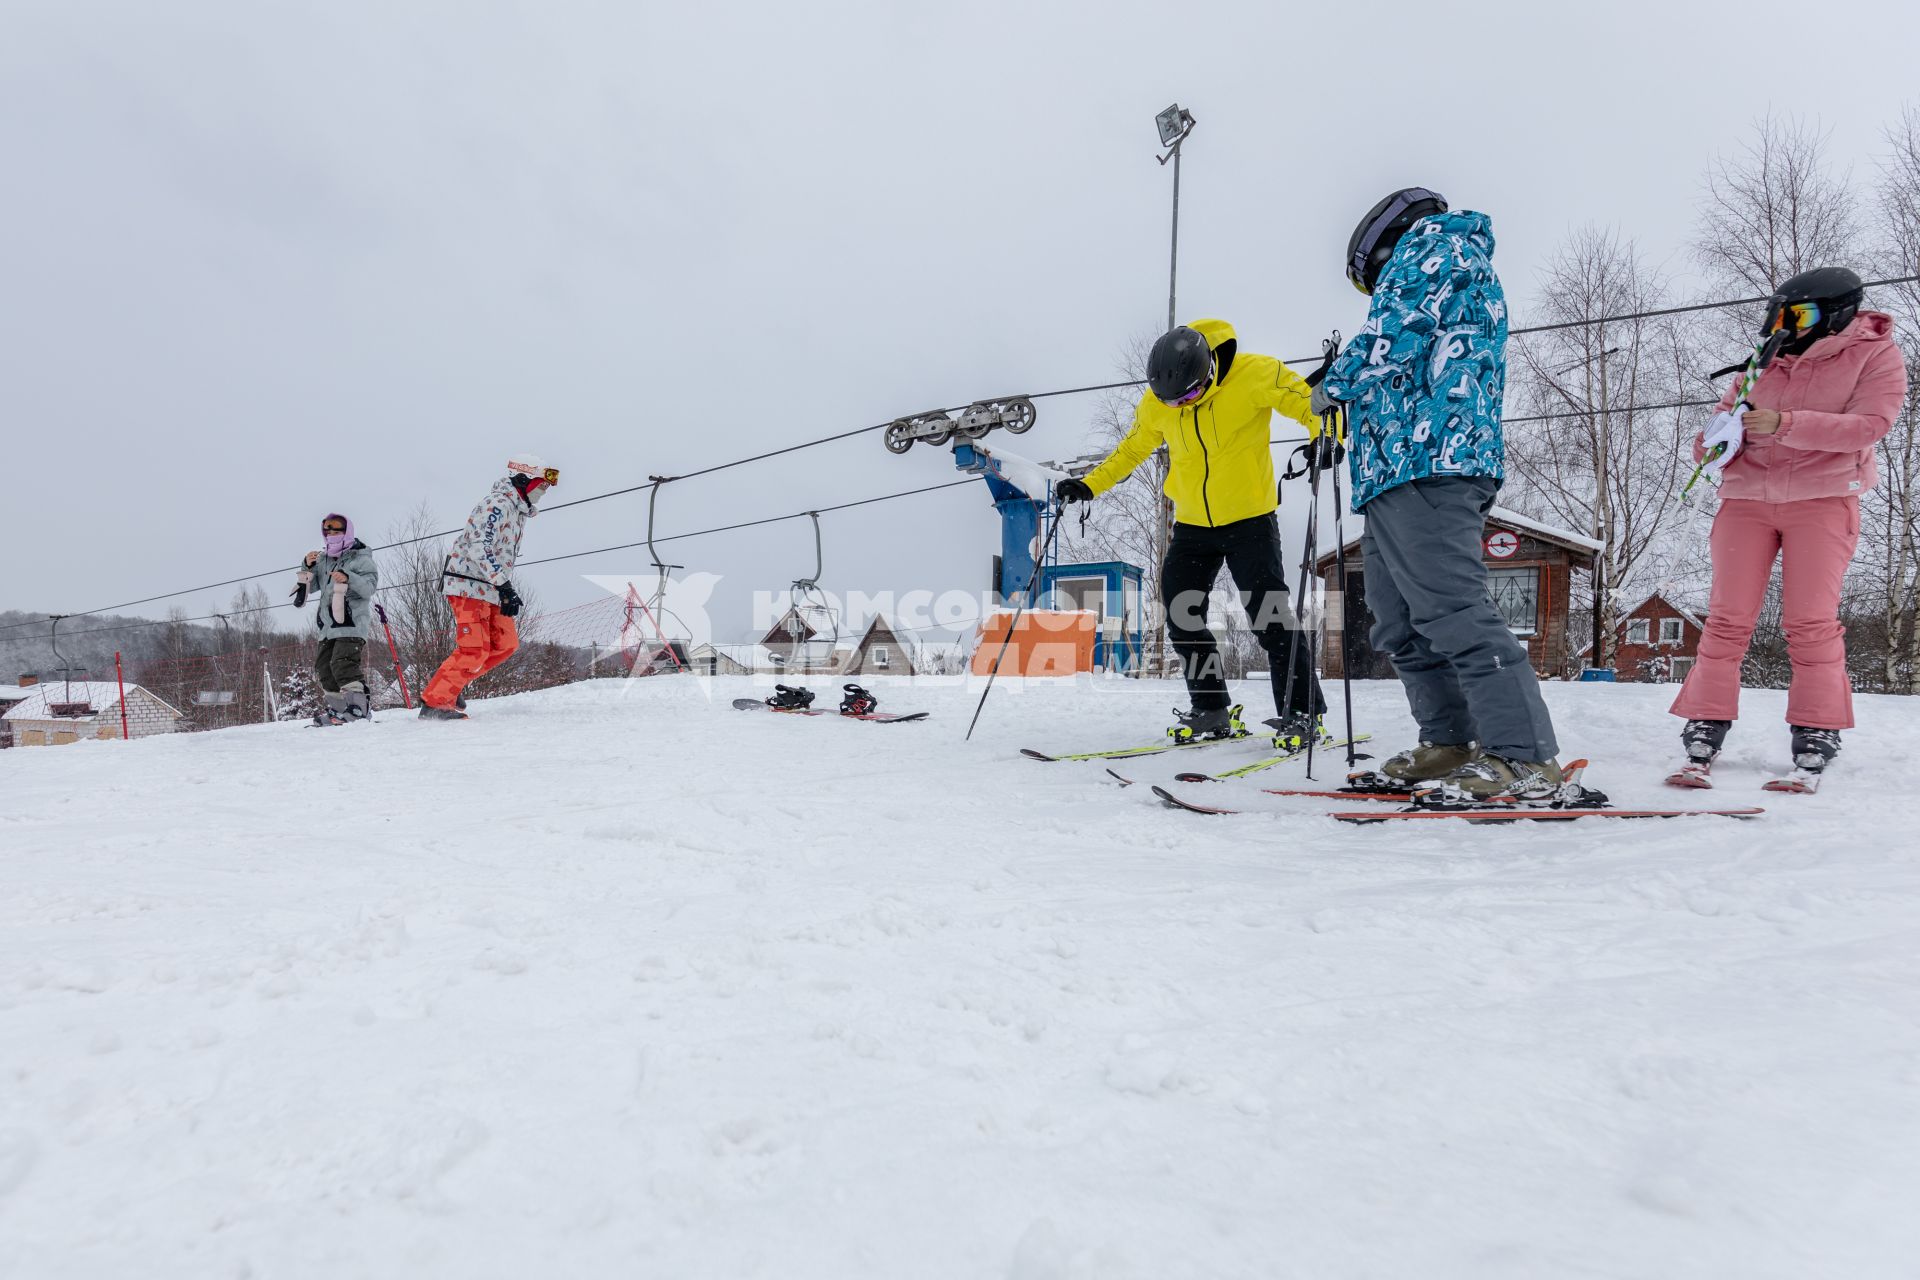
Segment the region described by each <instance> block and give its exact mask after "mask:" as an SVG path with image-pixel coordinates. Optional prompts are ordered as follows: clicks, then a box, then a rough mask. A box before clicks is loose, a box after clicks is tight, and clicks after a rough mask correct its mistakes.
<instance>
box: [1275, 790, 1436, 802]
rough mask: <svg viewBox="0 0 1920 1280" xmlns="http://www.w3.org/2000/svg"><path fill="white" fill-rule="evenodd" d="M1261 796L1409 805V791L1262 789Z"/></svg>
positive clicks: (1411, 793) (1411, 797)
mask: <svg viewBox="0 0 1920 1280" xmlns="http://www.w3.org/2000/svg"><path fill="white" fill-rule="evenodd" d="M1260 794H1261V795H1263V796H1312V797H1313V798H1315V799H1317V800H1378V801H1382V802H1384V803H1387V804H1411V803H1413V792H1411V791H1359V790H1352V789H1349V788H1345V787H1342V788H1338V789H1336V790H1332V791H1308V790H1305V789H1299V788H1294V787H1262V788H1260Z"/></svg>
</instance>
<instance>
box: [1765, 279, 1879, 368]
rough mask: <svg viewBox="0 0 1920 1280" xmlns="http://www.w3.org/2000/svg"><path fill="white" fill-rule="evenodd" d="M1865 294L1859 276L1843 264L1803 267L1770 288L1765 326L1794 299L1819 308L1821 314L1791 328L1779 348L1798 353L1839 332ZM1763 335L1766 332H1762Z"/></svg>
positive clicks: (1848, 321) (1854, 314) (1776, 319)
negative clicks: (1802, 326) (1789, 336)
mask: <svg viewBox="0 0 1920 1280" xmlns="http://www.w3.org/2000/svg"><path fill="white" fill-rule="evenodd" d="M1866 298H1867V291H1866V286H1865V285H1863V284H1862V283H1861V282H1860V277H1859V276H1858V275H1856V274H1855V273H1853V272H1852V271H1849V270H1847V268H1845V267H1816V268H1814V269H1813V270H1812V271H1802V272H1801V273H1800V274H1799V275H1797V276H1794V277H1793V278H1792V279H1790V280H1788V281H1787V282H1786V283H1785V284H1782V285H1781V286H1780V287H1779V288H1777V289H1775V290H1774V291H1773V297H1771V298H1769V299H1768V300H1767V320H1766V328H1767V331H1768V333H1771V332H1772V331H1773V328H1774V326H1775V324H1776V323H1778V322H1779V320H1780V318H1781V313H1782V312H1783V311H1785V310H1786V309H1787V308H1788V307H1790V306H1793V305H1794V304H1796V303H1802V302H1811V303H1814V304H1816V305H1817V306H1818V307H1819V308H1820V318H1819V319H1818V320H1817V321H1815V322H1814V323H1813V324H1812V325H1810V326H1808V328H1807V329H1806V330H1805V331H1804V332H1802V331H1800V330H1798V329H1795V330H1793V334H1794V336H1793V338H1792V339H1791V340H1790V341H1789V342H1788V343H1787V344H1786V346H1785V347H1783V348H1782V350H1784V351H1785V352H1786V353H1787V354H1788V355H1795V356H1797V355H1799V354H1800V353H1801V352H1802V351H1805V350H1806V349H1807V348H1808V347H1810V346H1812V345H1813V344H1814V343H1816V342H1818V341H1820V339H1822V338H1825V337H1828V336H1829V335H1831V334H1836V333H1839V332H1840V331H1841V330H1842V329H1844V328H1846V327H1847V326H1848V325H1850V324H1852V323H1853V318H1854V316H1856V315H1858V314H1859V313H1860V304H1861V303H1862V302H1865V301H1866ZM1762 336H1763V337H1764V336H1766V335H1765V334H1763V335H1762Z"/></svg>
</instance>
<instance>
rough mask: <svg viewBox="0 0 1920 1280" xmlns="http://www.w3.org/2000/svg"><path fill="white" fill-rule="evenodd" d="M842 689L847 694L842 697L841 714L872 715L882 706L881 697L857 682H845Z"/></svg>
mask: <svg viewBox="0 0 1920 1280" xmlns="http://www.w3.org/2000/svg"><path fill="white" fill-rule="evenodd" d="M840 688H841V691H842V692H844V693H845V694H846V695H847V696H846V697H844V698H842V699H840V714H841V715H843V716H870V715H872V714H873V713H874V712H875V711H876V710H878V709H879V707H880V699H878V698H876V697H874V696H873V695H872V694H871V693H868V692H867V691H866V690H865V689H862V688H861V687H860V686H859V685H857V684H843V685H841V686H840Z"/></svg>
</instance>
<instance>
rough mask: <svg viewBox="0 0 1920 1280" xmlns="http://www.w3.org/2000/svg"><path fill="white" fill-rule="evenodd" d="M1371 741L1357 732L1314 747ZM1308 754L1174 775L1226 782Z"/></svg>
mask: <svg viewBox="0 0 1920 1280" xmlns="http://www.w3.org/2000/svg"><path fill="white" fill-rule="evenodd" d="M1371 741H1373V735H1372V734H1370V733H1356V734H1354V735H1353V737H1351V738H1338V739H1335V740H1334V741H1332V742H1318V743H1315V744H1314V747H1313V749H1314V750H1315V751H1333V750H1335V749H1337V748H1340V747H1346V746H1356V745H1358V744H1359V743H1362V742H1371ZM1306 754H1307V749H1306V748H1305V747H1301V748H1300V749H1299V750H1298V751H1283V752H1281V753H1280V754H1279V755H1277V756H1268V757H1267V758H1266V759H1264V760H1255V761H1254V762H1253V763H1252V764H1243V765H1241V766H1240V767H1239V768H1238V769H1225V770H1222V771H1221V772H1219V773H1176V774H1174V775H1173V780H1174V781H1175V782H1225V781H1227V779H1229V778H1244V777H1246V776H1247V775H1248V774H1253V773H1259V772H1261V771H1262V770H1265V769H1271V768H1273V767H1274V766H1275V765H1280V764H1285V763H1286V762H1287V761H1289V760H1298V759H1299V758H1300V757H1302V756H1304V755H1306Z"/></svg>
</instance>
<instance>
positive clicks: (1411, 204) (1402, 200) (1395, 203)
mask: <svg viewBox="0 0 1920 1280" xmlns="http://www.w3.org/2000/svg"><path fill="white" fill-rule="evenodd" d="M1446 211H1447V198H1446V197H1445V196H1443V195H1441V194H1440V193H1439V192H1438V191H1429V190H1427V189H1426V188H1425V187H1404V188H1402V189H1401V190H1399V191H1395V192H1393V193H1392V194H1391V195H1388V196H1385V197H1384V198H1382V199H1381V201H1380V203H1379V204H1376V205H1375V206H1373V208H1371V209H1369V210H1367V216H1366V217H1364V218H1362V219H1360V225H1359V226H1357V227H1355V228H1354V229H1353V236H1352V237H1351V238H1350V239H1349V240H1348V241H1347V279H1349V280H1351V281H1353V287H1354V288H1356V289H1358V290H1359V291H1360V292H1362V293H1366V294H1371V293H1372V292H1373V286H1374V285H1375V284H1377V283H1379V280H1380V273H1381V272H1382V271H1383V270H1385V269H1386V265H1387V260H1388V259H1389V258H1391V257H1393V250H1394V246H1396V245H1398V244H1399V243H1400V237H1401V236H1403V235H1405V234H1406V231H1407V228H1408V227H1411V226H1412V225H1413V224H1414V223H1416V222H1418V221H1420V219H1422V218H1424V217H1427V216H1428V215H1430V214H1435V213H1445V212H1446Z"/></svg>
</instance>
